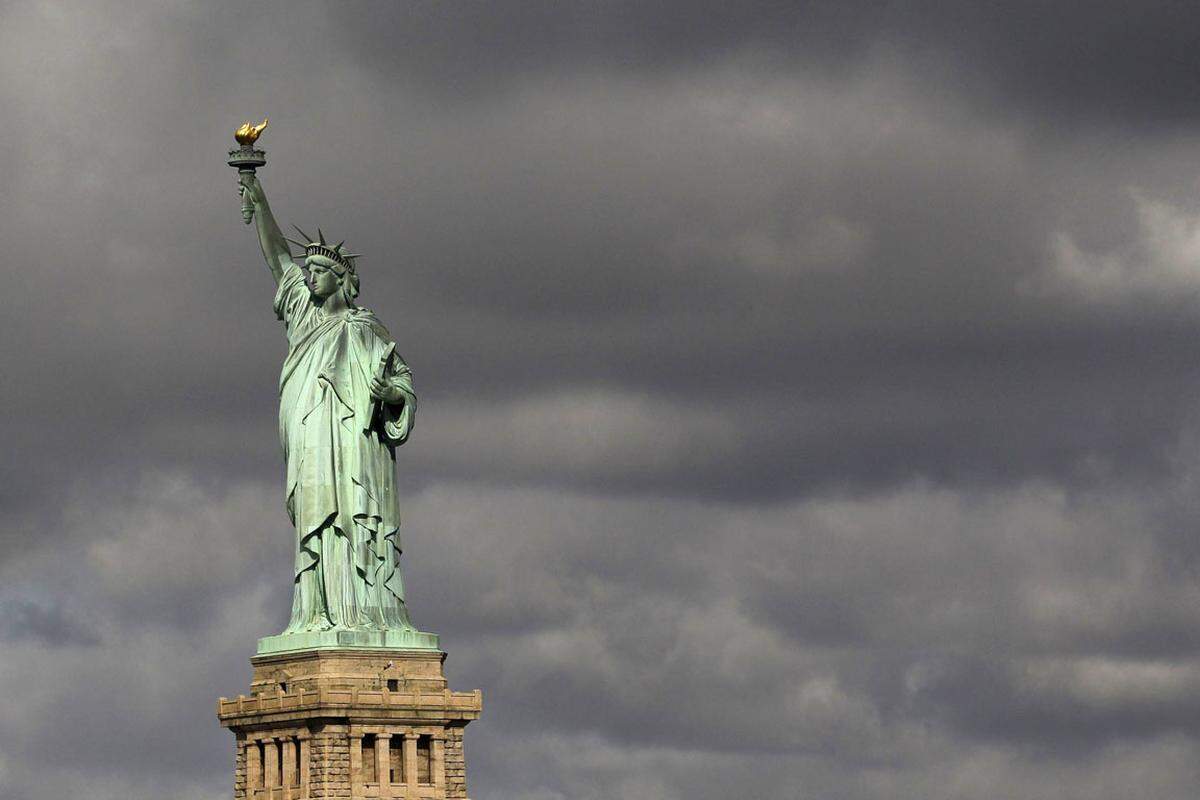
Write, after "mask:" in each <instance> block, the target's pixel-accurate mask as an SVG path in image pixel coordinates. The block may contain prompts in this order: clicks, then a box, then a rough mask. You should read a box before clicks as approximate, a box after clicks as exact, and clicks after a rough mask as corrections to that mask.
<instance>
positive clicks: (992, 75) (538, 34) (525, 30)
mask: <svg viewBox="0 0 1200 800" xmlns="http://www.w3.org/2000/svg"><path fill="white" fill-rule="evenodd" d="M372 11H373V12H375V13H372V14H370V15H362V16H355V15H345V16H341V15H337V14H331V17H330V29H331V31H332V32H333V35H334V36H337V37H338V39H339V41H340V42H341V43H342V44H344V46H345V47H346V49H347V50H348V51H350V52H355V53H358V54H360V55H361V57H362V58H363V59H364V61H366V62H368V63H369V64H371V65H373V67H375V68H377V69H379V70H380V72H382V73H385V74H387V75H388V76H389V77H392V78H395V77H397V76H398V77H399V78H400V79H401V80H404V81H413V82H417V83H418V84H419V85H421V86H423V87H428V88H429V89H431V90H433V91H435V92H437V93H439V94H443V95H449V96H451V97H454V96H460V97H469V98H472V99H474V98H475V97H476V95H477V93H487V92H490V91H497V90H501V89H503V88H504V86H505V85H506V84H507V83H508V82H510V81H512V80H514V79H521V78H529V77H534V78H535V79H536V77H537V76H548V75H550V76H552V75H554V74H556V73H559V72H563V71H589V70H595V71H600V72H615V73H618V74H620V73H626V74H632V75H645V74H647V73H654V72H657V71H664V70H666V71H670V70H695V69H703V68H705V67H707V66H710V65H712V64H713V63H715V62H719V61H720V60H721V59H723V58H727V57H729V56H731V55H737V54H740V53H747V52H748V53H751V54H753V55H754V56H755V57H756V58H759V59H761V60H762V61H763V63H764V65H766V66H768V67H769V68H770V69H772V70H787V71H808V72H811V71H815V72H817V73H821V74H826V75H833V76H839V77H840V76H845V75H848V74H853V73H854V72H855V71H857V70H858V69H860V68H861V65H862V62H863V61H864V59H867V58H869V57H870V56H871V55H872V54H875V53H878V52H880V51H883V52H887V53H890V54H893V55H895V56H896V57H897V58H900V59H902V60H903V61H904V62H906V63H908V64H910V65H912V66H914V67H916V68H917V75H918V76H919V77H920V79H921V80H922V81H926V82H928V83H930V84H932V85H933V86H935V87H937V88H938V89H942V90H945V89H954V90H959V91H963V92H965V93H967V94H970V95H978V96H979V97H978V99H979V100H980V106H979V107H977V109H978V110H982V109H985V108H988V107H990V106H991V105H992V104H993V103H998V104H1000V105H1003V106H1009V107H1013V108H1017V109H1021V110H1023V111H1025V112H1029V113H1032V114H1036V115H1047V116H1048V117H1049V118H1050V119H1049V120H1048V121H1049V122H1050V123H1051V127H1053V124H1054V123H1057V122H1059V121H1061V120H1063V119H1072V118H1082V119H1084V120H1087V121H1091V122H1100V123H1104V124H1113V123H1116V124H1122V125H1131V126H1134V127H1138V128H1143V129H1145V128H1147V127H1148V126H1152V125H1155V124H1161V123H1181V122H1186V121H1188V120H1191V119H1193V118H1194V117H1195V115H1196V113H1197V111H1198V110H1200V106H1198V104H1197V102H1198V101H1197V99H1196V92H1195V87H1194V81H1193V79H1192V76H1193V75H1195V74H1196V72H1197V70H1198V69H1200V54H1197V51H1196V47H1195V38H1196V19H1195V16H1194V14H1193V13H1192V10H1191V9H1190V8H1189V7H1188V5H1187V4H1186V3H1179V2H1174V1H1173V0H1159V1H1156V2H1148V3H1137V4H1133V3H1105V4H1096V3H1088V2H1056V3H1052V4H1047V3H1043V2H1037V0H1025V2H1009V3H991V2H970V3H956V2H908V3H902V4H901V3H883V2H877V1H876V0H869V1H868V2H853V1H852V2H832V1H831V2H824V1H821V0H818V1H817V2H797V3H779V2H774V1H773V0H771V1H768V2H749V3H738V4H737V5H736V6H735V5H730V4H728V3H720V2H701V3H695V2H688V3H680V2H649V3H647V2H613V3H603V4H555V3H543V2H519V3H505V4H503V5H496V4H490V3H479V4H470V5H467V6H461V5H460V6H457V7H455V8H454V9H446V8H444V7H443V6H441V5H439V4H435V3H418V4H414V5H406V6H392V7H389V8H387V9H383V10H381V9H378V8H376V7H372Z"/></svg>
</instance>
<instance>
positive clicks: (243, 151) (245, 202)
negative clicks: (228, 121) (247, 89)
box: [229, 119, 267, 225]
mask: <svg viewBox="0 0 1200 800" xmlns="http://www.w3.org/2000/svg"><path fill="white" fill-rule="evenodd" d="M265 127H267V121H266V120H265V119H264V120H263V121H262V124H261V125H251V124H250V123H249V122H247V123H244V124H243V125H242V127H240V128H238V129H237V130H236V131H234V132H233V138H234V139H237V143H238V144H239V145H240V147H235V148H234V149H232V150H230V151H229V166H231V167H234V168H236V169H237V171H238V175H253V174H254V170H256V169H258V168H259V167H261V166H263V165H264V164H266V163H267V153H266V151H265V150H258V149H256V148H255V147H254V143H255V142H257V141H258V135H259V134H260V133H262V132H263V128H265ZM253 218H254V204H253V203H252V202H250V196H249V195H248V194H247V193H246V192H242V221H243V222H245V223H246V224H247V225H249V224H250V220H252V219H253Z"/></svg>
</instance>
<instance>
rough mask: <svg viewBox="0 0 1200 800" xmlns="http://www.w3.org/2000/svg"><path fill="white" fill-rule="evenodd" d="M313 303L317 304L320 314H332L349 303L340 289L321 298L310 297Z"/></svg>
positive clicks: (345, 308) (346, 306)
mask: <svg viewBox="0 0 1200 800" xmlns="http://www.w3.org/2000/svg"><path fill="white" fill-rule="evenodd" d="M312 301H313V303H314V304H315V305H316V306H317V309H318V310H319V311H320V313H321V315H322V316H326V317H329V316H333V315H334V314H338V313H341V312H342V311H345V310H347V309H348V308H350V304H349V303H347V302H346V295H344V294H342V292H341V291H336V292H334V293H333V294H331V295H329V297H326V298H325V299H324V300H321V299H319V298H317V297H313V298H312Z"/></svg>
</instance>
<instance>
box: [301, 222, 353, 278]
mask: <svg viewBox="0 0 1200 800" xmlns="http://www.w3.org/2000/svg"><path fill="white" fill-rule="evenodd" d="M292 227H293V228H296V233H298V234H300V235H301V236H303V237H304V241H302V242H298V241H296V240H295V239H288V237H286V236H285V237H283V238H284V239H287V241H289V242H291V243H292V244H294V245H296V246H297V247H299V248H301V249H302V250H303V251H304V257H305V258H308V257H309V256H324V257H325V258H328V259H329V260H330V261H333V262H334V263H335V264H340V265H341V266H342V271H345V270H349V271H350V272H355V269H354V259H356V258H358V257H359V255H361V254H360V253H347V252H345V251H343V250H342V245H344V244H345V243H346V240H345V239H343V240H342V241H340V242H338V243H337V244H335V245H330V244H329V243H328V242H326V241H325V234H324V233H322V231H321V229H320V228H317V238H316V239H313V237H311V236H309V235H308V234H307V233H305V232H304V231H302V230H300V229H299V228H297V227H296V226H295V225H293V226H292Z"/></svg>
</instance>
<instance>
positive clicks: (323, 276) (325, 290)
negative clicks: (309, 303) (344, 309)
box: [306, 259, 342, 300]
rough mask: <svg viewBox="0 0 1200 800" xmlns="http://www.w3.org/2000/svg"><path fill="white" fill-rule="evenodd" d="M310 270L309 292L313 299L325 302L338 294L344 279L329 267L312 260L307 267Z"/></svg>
mask: <svg viewBox="0 0 1200 800" xmlns="http://www.w3.org/2000/svg"><path fill="white" fill-rule="evenodd" d="M306 269H307V270H308V290H309V291H310V292H312V294H313V297H316V298H319V299H321V300H324V299H325V298H326V297H329V295H331V294H333V293H334V292H336V291H337V290H338V289H339V288H341V285H342V279H341V278H339V277H338V275H337V273H336V272H334V271H333V269H332V268H330V267H329V266H328V265H326V264H324V263H322V262H320V261H317V260H315V259H314V260H311V261H309V262H308V264H307V265H306Z"/></svg>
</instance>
